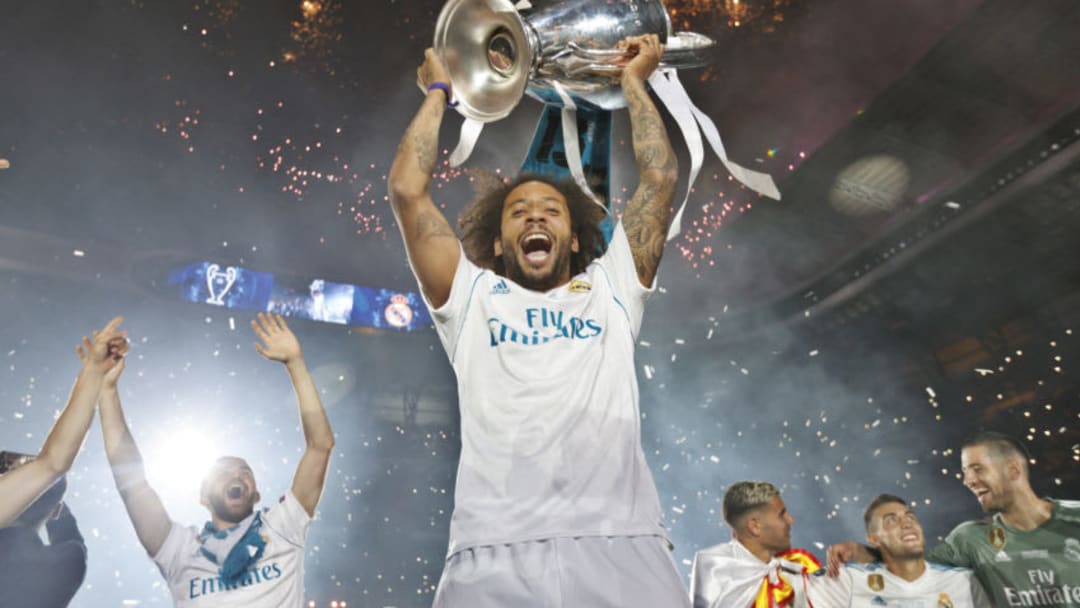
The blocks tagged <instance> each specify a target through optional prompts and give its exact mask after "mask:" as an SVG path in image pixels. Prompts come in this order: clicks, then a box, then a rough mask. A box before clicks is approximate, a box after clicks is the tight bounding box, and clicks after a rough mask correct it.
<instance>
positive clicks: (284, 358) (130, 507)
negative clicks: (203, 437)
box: [99, 313, 334, 608]
mask: <svg viewBox="0 0 1080 608" xmlns="http://www.w3.org/2000/svg"><path fill="white" fill-rule="evenodd" d="M251 325H252V328H253V329H254V330H255V334H256V335H257V336H258V337H259V340H260V341H261V343H258V342H257V343H256V345H255V348H256V350H258V352H259V354H261V355H262V356H264V357H266V358H267V359H270V360H272V361H279V362H281V363H283V364H284V365H285V369H286V370H287V371H288V373H289V378H290V379H291V380H292V384H293V389H294V390H295V391H296V396H297V402H298V406H299V410H300V423H301V426H302V428H303V432H304V439H305V448H304V452H303V455H302V456H301V457H300V462H299V464H298V465H297V467H296V474H295V476H294V477H293V482H292V486H291V487H290V489H289V491H288V492H287V493H286V494H285V496H283V497H282V498H281V500H280V501H279V502H278V503H277V504H275V505H273V506H272V507H269V508H267V509H260V510H255V505H256V504H257V503H258V502H259V499H260V496H259V491H258V489H256V486H255V476H254V474H253V473H252V470H251V467H249V466H248V464H247V462H245V461H244V460H243V459H242V458H236V457H231V456H230V457H224V458H220V459H218V461H217V462H216V463H215V464H214V466H213V468H212V469H211V470H210V472H209V474H207V476H206V477H205V479H204V480H203V483H202V488H201V492H200V495H201V502H202V504H203V505H204V506H205V507H206V508H207V509H208V510H209V511H210V521H209V522H207V523H206V525H205V526H203V528H202V529H198V528H195V527H185V526H182V525H181V524H179V523H177V522H174V521H173V520H172V519H171V518H170V517H169V514H168V512H166V510H165V507H164V505H163V504H162V503H161V499H160V498H159V497H158V495H157V493H156V492H154V490H153V488H151V487H150V485H149V484H148V483H147V481H146V476H145V474H144V472H143V466H142V456H141V455H140V454H139V448H138V447H137V446H136V445H135V439H134V437H132V435H131V432H130V431H129V430H128V426H127V422H126V421H125V419H124V412H123V410H122V409H121V407H120V394H119V391H118V390H117V381H118V379H119V376H120V374H121V373H122V372H123V363H122V362H121V364H120V365H117V366H115V367H114V368H113V369H112V370H111V371H110V372H109V373H108V374H107V375H106V377H105V385H104V387H103V388H102V391H101V397H100V406H99V408H100V412H101V428H102V434H103V435H104V438H105V452H106V455H107V456H108V459H109V464H110V465H111V466H112V471H113V477H114V478H115V480H116V487H117V489H118V490H119V491H120V496H121V498H123V501H124V506H125V507H126V508H127V512H128V516H129V517H130V518H131V522H132V524H134V526H135V533H136V535H137V536H138V537H139V542H140V543H142V545H143V547H144V548H145V549H146V552H147V553H148V554H149V555H150V557H151V558H152V559H153V560H154V563H155V564H157V566H158V568H159V569H160V570H161V573H162V576H164V577H165V581H166V583H167V584H168V587H169V593H170V594H171V595H172V599H173V602H174V605H175V606H176V607H177V608H209V607H214V608H218V607H234V606H235V607H240V606H243V607H244V608H301V606H302V605H303V603H304V541H305V539H306V537H307V530H308V526H309V524H310V523H311V519H312V517H314V515H315V507H316V506H317V505H318V502H319V497H320V496H321V495H322V488H323V482H324V481H325V478H326V468H327V465H328V463H329V460H330V451H331V448H333V446H334V435H333V431H332V430H331V429H330V423H329V421H328V420H327V418H326V413H325V412H324V411H323V407H322V402H321V401H320V399H319V394H318V391H317V390H316V388H315V384H314V382H313V381H312V379H311V374H310V372H309V371H308V369H307V365H306V364H305V363H304V358H303V353H302V352H301V349H300V343H299V342H298V341H297V339H296V336H294V335H293V333H292V332H291V331H289V328H288V327H287V326H286V325H285V321H284V320H283V319H282V318H281V317H279V316H275V315H267V314H262V313H260V314H259V315H258V323H256V322H254V321H252V323H251Z"/></svg>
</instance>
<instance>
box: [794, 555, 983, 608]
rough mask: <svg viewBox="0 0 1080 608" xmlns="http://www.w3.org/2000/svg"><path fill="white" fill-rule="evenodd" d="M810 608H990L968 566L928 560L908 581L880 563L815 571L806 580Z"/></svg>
mask: <svg viewBox="0 0 1080 608" xmlns="http://www.w3.org/2000/svg"><path fill="white" fill-rule="evenodd" d="M806 593H807V597H808V599H809V605H810V606H811V608H989V607H990V606H992V604H991V603H990V599H989V598H988V597H987V596H986V593H985V592H984V591H983V588H982V586H981V585H979V582H978V581H977V580H976V579H975V576H974V575H973V574H972V572H971V570H968V569H966V568H952V567H949V566H942V565H940V564H934V563H930V562H927V564H926V571H924V572H923V574H922V576H920V577H919V578H917V579H915V580H914V581H907V580H904V579H902V578H900V577H899V576H896V575H895V574H893V573H891V572H889V570H888V569H887V568H886V567H885V565H884V564H882V563H880V562H879V563H874V564H848V565H846V566H844V567H842V568H841V569H840V575H839V576H837V577H836V578H833V577H830V576H829V575H827V574H825V570H824V569H822V570H820V571H818V573H817V574H814V575H811V576H809V577H808V580H807V588H806Z"/></svg>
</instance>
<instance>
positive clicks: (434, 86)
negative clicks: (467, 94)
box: [427, 82, 458, 108]
mask: <svg viewBox="0 0 1080 608" xmlns="http://www.w3.org/2000/svg"><path fill="white" fill-rule="evenodd" d="M435 89H440V90H441V91H442V92H443V93H445V94H446V107H448V108H456V107H457V105H458V102H456V101H450V85H448V84H446V83H445V82H433V83H431V84H429V85H428V87H427V90H428V91H429V92H430V91H434V90H435Z"/></svg>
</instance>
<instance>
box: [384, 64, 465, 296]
mask: <svg viewBox="0 0 1080 608" xmlns="http://www.w3.org/2000/svg"><path fill="white" fill-rule="evenodd" d="M416 80H417V84H418V85H420V88H421V89H422V90H423V91H424V92H425V94H426V97H424V103H423V105H421V106H420V111H419V112H417V114H416V117H415V118H413V121H412V123H410V124H409V128H408V130H406V131H405V135H404V137H402V138H401V143H400V144H399V145H398V149H397V154H396V155H395V156H394V164H393V165H392V166H391V167H390V177H389V180H388V181H389V184H390V204H391V205H392V206H393V208H394V217H396V218H397V223H398V226H399V227H400V228H401V236H402V238H404V239H405V250H406V251H407V252H408V254H409V263H410V264H412V268H413V272H415V273H416V278H417V280H418V281H419V282H420V288H421V289H423V290H424V295H426V296H427V298H428V300H429V301H430V302H431V303H432V304H433V305H435V306H436V307H439V306H442V305H443V304H444V303H446V300H447V299H448V298H449V297H450V285H451V284H452V283H453V280H454V271H455V270H456V269H457V264H458V256H459V255H460V254H461V249H460V246H459V245H458V240H457V237H456V236H455V235H454V231H453V229H452V228H451V227H450V224H449V222H447V221H446V216H444V215H443V214H442V212H441V211H439V208H438V207H436V206H435V202H434V201H433V200H431V175H432V173H433V172H434V171H435V162H436V160H437V159H438V156H439V126H440V125H441V124H442V119H443V114H444V113H445V111H446V102H447V95H448V93H446V92H445V91H443V90H441V89H434V90H430V91H429V90H428V86H429V85H430V84H432V83H434V82H441V83H444V84H447V86H449V85H448V83H449V82H450V80H449V78H448V77H447V74H446V68H445V67H444V66H443V64H442V60H441V59H439V57H438V56H437V55H436V54H435V51H433V50H431V49H428V50H427V51H425V52H424V64H423V65H421V66H420V68H419V69H418V70H417V71H416Z"/></svg>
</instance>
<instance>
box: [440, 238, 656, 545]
mask: <svg viewBox="0 0 1080 608" xmlns="http://www.w3.org/2000/svg"><path fill="white" fill-rule="evenodd" d="M650 293H652V290H651V289H646V288H645V287H643V286H642V285H641V283H640V281H639V280H638V276H637V271H636V270H635V267H634V261H633V258H632V255H631V252H630V245H629V243H628V242H627V239H626V234H625V232H624V231H623V228H622V225H621V223H620V224H619V225H618V226H616V228H615V231H614V235H613V237H612V241H611V244H610V245H609V246H608V249H607V252H606V253H605V254H604V255H603V256H602V257H601V258H599V259H597V260H595V261H594V262H593V263H592V264H590V265H589V267H588V268H587V269H586V270H585V271H584V272H582V273H581V274H578V275H577V276H575V277H573V279H572V280H571V281H570V282H569V283H568V284H566V285H563V286H561V287H558V288H556V289H552V290H551V291H548V292H537V291H531V290H528V289H525V288H524V287H522V286H520V285H517V284H515V283H514V282H513V281H511V280H509V279H507V278H505V277H502V276H499V275H497V274H495V273H493V272H491V271H489V270H483V269H481V268H479V267H477V266H476V265H474V264H473V263H472V262H470V261H469V260H468V259H466V257H465V254H464V252H462V254H461V257H460V261H459V263H458V267H457V270H456V272H455V275H454V280H453V286H452V289H451V291H450V297H449V299H448V301H447V302H446V303H445V304H444V305H443V306H442V307H441V308H438V309H433V310H432V317H433V318H434V320H435V327H436V329H437V331H438V333H439V338H440V340H441V341H442V344H443V347H444V348H445V349H446V353H447V355H448V356H449V358H450V362H451V364H452V365H453V368H454V372H455V373H456V375H457V380H458V400H459V405H460V408H461V461H460V462H459V464H458V475H457V486H456V488H455V490H454V513H453V516H452V518H451V520H450V547H449V554H450V555H453V554H454V553H456V552H458V551H460V550H462V549H465V548H469V547H475V546H481V545H495V544H503V543H513V542H523V541H529V540H538V539H544V538H555V537H566V536H631V535H661V536H664V537H666V532H665V530H664V528H663V516H662V514H661V510H660V500H659V497H658V496H657V493H656V487H655V485H654V484H653V480H652V475H651V474H650V472H649V469H648V467H647V466H646V464H645V455H644V453H643V451H642V448H641V426H640V423H641V415H640V412H639V410H638V385H637V378H636V375H635V368H634V344H635V341H636V339H637V334H638V330H639V329H640V327H641V315H642V309H643V307H644V304H645V300H646V298H647V297H648V296H649V294H650ZM428 305H429V308H432V307H431V305H430V303H428Z"/></svg>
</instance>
